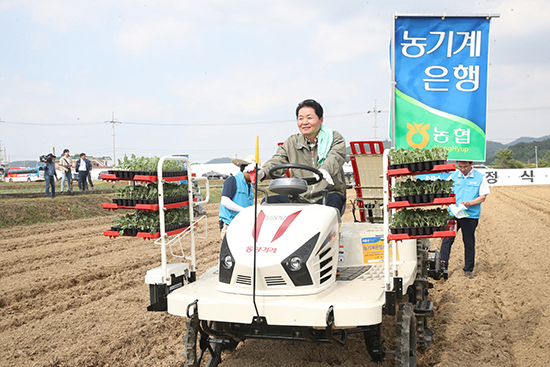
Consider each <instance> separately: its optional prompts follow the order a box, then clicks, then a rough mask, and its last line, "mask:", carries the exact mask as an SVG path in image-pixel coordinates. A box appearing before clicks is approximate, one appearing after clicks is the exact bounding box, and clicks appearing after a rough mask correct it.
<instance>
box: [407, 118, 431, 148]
mask: <svg viewBox="0 0 550 367" xmlns="http://www.w3.org/2000/svg"><path fill="white" fill-rule="evenodd" d="M407 128H408V129H409V132H408V133H407V143H408V144H409V146H410V147H411V148H418V149H422V148H424V147H425V146H426V145H428V143H429V142H430V136H429V135H428V129H429V128H430V124H426V125H424V123H423V122H422V123H420V124H417V123H416V122H413V123H412V124H411V123H409V122H407ZM416 134H420V136H421V137H422V140H421V141H420V143H415V142H414V141H413V137H415V140H417V141H418V136H415V135H416Z"/></svg>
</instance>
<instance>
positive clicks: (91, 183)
mask: <svg viewBox="0 0 550 367" xmlns="http://www.w3.org/2000/svg"><path fill="white" fill-rule="evenodd" d="M87 180H88V183H89V184H90V187H91V188H92V190H93V189H94V183H93V182H92V169H91V168H90V170H89V171H88V178H87Z"/></svg>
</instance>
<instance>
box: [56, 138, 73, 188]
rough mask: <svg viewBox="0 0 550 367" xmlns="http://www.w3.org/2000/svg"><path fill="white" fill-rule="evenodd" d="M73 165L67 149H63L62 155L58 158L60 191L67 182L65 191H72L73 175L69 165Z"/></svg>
mask: <svg viewBox="0 0 550 367" xmlns="http://www.w3.org/2000/svg"><path fill="white" fill-rule="evenodd" d="M72 166H73V160H72V159H71V157H70V155H69V149H64V150H63V156H62V157H61V158H60V159H59V167H61V192H63V188H64V187H65V182H66V183H67V191H68V192H70V193H72V192H73V176H72V172H71V167H72Z"/></svg>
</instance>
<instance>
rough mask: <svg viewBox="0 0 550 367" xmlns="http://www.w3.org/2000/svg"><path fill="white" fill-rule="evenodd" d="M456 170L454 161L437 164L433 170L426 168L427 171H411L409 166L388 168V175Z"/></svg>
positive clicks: (409, 174) (396, 175)
mask: <svg viewBox="0 0 550 367" xmlns="http://www.w3.org/2000/svg"><path fill="white" fill-rule="evenodd" d="M455 170H456V167H455V165H454V163H446V164H436V165H435V166H433V168H432V169H431V170H425V171H411V170H409V169H408V168H397V169H390V170H388V177H398V176H411V175H422V174H425V173H438V172H451V171H455Z"/></svg>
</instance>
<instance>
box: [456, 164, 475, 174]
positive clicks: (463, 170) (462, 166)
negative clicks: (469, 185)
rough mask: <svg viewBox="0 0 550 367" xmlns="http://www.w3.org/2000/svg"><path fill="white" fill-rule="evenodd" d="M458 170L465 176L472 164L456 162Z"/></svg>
mask: <svg viewBox="0 0 550 367" xmlns="http://www.w3.org/2000/svg"><path fill="white" fill-rule="evenodd" d="M458 169H459V171H460V172H461V173H462V174H463V175H464V176H466V175H467V174H468V173H470V171H471V170H472V164H471V163H470V162H458Z"/></svg>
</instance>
